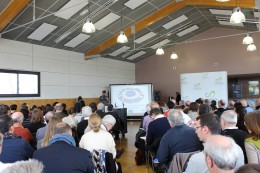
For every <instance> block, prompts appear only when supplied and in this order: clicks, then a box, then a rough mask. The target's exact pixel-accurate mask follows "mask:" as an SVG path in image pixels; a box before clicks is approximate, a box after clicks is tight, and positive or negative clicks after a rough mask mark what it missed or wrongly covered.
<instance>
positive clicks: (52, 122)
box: [41, 116, 61, 147]
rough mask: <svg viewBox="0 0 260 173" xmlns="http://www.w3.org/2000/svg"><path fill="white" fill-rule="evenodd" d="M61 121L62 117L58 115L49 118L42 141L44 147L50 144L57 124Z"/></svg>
mask: <svg viewBox="0 0 260 173" xmlns="http://www.w3.org/2000/svg"><path fill="white" fill-rule="evenodd" d="M60 122H61V119H60V118H59V117H56V116H53V117H51V118H50V119H49V123H48V126H47V130H46V132H45V135H44V138H43V140H42V143H41V145H42V147H46V146H48V145H49V142H50V139H51V138H52V136H53V135H54V127H55V126H56V124H58V123H60Z"/></svg>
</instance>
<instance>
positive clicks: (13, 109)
mask: <svg viewBox="0 0 260 173" xmlns="http://www.w3.org/2000/svg"><path fill="white" fill-rule="evenodd" d="M10 109H11V112H15V111H16V110H17V105H16V104H12V105H11V106H10Z"/></svg>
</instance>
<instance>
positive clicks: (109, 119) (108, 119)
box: [101, 115, 116, 132]
mask: <svg viewBox="0 0 260 173" xmlns="http://www.w3.org/2000/svg"><path fill="white" fill-rule="evenodd" d="M102 124H103V126H104V127H105V129H104V130H105V131H107V132H109V131H110V130H112V128H113V126H114V125H115V124H116V119H115V118H114V117H113V116H112V115H106V116H104V117H103V118H102ZM101 127H102V126H101ZM102 129H103V128H102Z"/></svg>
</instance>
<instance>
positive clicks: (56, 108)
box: [54, 103, 64, 112]
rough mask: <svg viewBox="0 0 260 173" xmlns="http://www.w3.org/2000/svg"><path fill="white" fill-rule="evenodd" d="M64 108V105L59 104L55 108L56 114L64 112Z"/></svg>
mask: <svg viewBox="0 0 260 173" xmlns="http://www.w3.org/2000/svg"><path fill="white" fill-rule="evenodd" d="M63 108H64V107H63V106H62V103H57V104H56V105H55V107H54V109H55V112H62V110H63Z"/></svg>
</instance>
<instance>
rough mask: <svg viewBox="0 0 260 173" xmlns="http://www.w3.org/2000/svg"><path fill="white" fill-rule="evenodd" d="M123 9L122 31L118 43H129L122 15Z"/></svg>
mask: <svg viewBox="0 0 260 173" xmlns="http://www.w3.org/2000/svg"><path fill="white" fill-rule="evenodd" d="M122 10H123V7H122V8H121V31H120V34H119V36H118V37H117V43H127V42H128V39H127V37H126V35H125V33H124V31H123V15H122Z"/></svg>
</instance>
